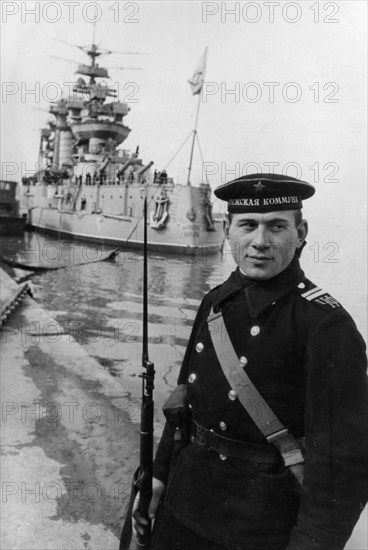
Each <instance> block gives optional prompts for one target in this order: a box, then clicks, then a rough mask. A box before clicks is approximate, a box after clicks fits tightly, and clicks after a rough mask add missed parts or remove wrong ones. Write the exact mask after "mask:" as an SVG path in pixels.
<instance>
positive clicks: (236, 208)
mask: <svg viewBox="0 0 368 550" xmlns="http://www.w3.org/2000/svg"><path fill="white" fill-rule="evenodd" d="M214 193H215V195H216V197H218V198H219V199H221V200H223V201H227V203H228V211H229V212H234V213H236V212H271V211H274V210H296V209H299V208H302V201H303V200H305V199H309V197H311V196H312V195H314V193H315V188H314V187H313V185H310V183H307V182H306V181H302V180H299V179H297V178H292V177H290V176H284V175H281V174H249V175H247V176H241V177H240V178H237V179H236V180H232V181H229V182H228V183H224V184H223V185H220V186H219V187H217V188H216V189H215V191H214Z"/></svg>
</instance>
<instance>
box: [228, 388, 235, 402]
mask: <svg viewBox="0 0 368 550" xmlns="http://www.w3.org/2000/svg"><path fill="white" fill-rule="evenodd" d="M227 396H228V398H229V399H230V401H235V399H236V398H237V397H238V394H237V393H236V391H235V390H230V391H229V393H228V394H227Z"/></svg>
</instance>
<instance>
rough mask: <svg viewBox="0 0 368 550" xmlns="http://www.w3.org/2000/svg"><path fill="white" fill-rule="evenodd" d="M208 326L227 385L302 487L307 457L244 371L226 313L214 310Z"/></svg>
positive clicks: (210, 315)
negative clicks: (302, 467) (303, 464)
mask: <svg viewBox="0 0 368 550" xmlns="http://www.w3.org/2000/svg"><path fill="white" fill-rule="evenodd" d="M207 322H208V330H209V332H210V335H211V339H212V344H213V347H214V349H215V352H216V354H217V358H218V360H219V363H220V365H221V368H222V370H223V373H224V375H225V376H226V379H227V381H228V382H229V384H230V386H231V387H232V388H233V390H235V391H236V393H237V397H238V399H239V401H240V403H241V404H242V405H243V407H244V409H245V410H246V411H247V413H248V414H249V416H250V417H251V418H252V420H253V422H254V423H255V424H256V426H257V427H258V429H259V430H260V431H261V432H262V434H263V435H264V436H265V437H266V439H267V441H268V442H269V443H273V445H275V447H276V448H277V449H278V451H279V452H280V453H281V455H282V458H283V461H284V464H285V466H290V469H291V471H292V472H293V474H294V475H295V477H297V480H298V481H299V482H300V483H301V484H302V481H303V480H302V472H301V469H300V464H302V463H303V462H304V457H303V454H302V452H301V450H300V447H299V445H298V442H297V441H296V439H295V438H294V437H293V436H292V435H291V434H290V433H289V432H288V430H287V428H285V426H284V425H283V424H282V423H281V422H280V420H279V419H278V418H277V416H276V415H275V414H274V412H273V411H272V409H271V408H270V407H269V406H268V404H267V403H266V401H265V400H264V399H263V397H262V396H261V394H260V393H259V391H258V390H257V388H256V387H255V386H254V384H253V382H252V381H251V380H250V378H249V376H248V375H247V373H246V372H245V370H244V369H243V367H242V365H241V363H240V362H239V358H238V356H237V354H236V352H235V350H234V347H233V345H232V343H231V340H230V336H229V333H228V331H227V329H226V326H225V323H224V319H223V316H222V311H221V310H220V311H219V312H218V313H214V312H213V308H211V311H210V314H209V316H208V319H207ZM298 466H299V467H298Z"/></svg>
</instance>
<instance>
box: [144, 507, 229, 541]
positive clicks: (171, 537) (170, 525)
mask: <svg viewBox="0 0 368 550" xmlns="http://www.w3.org/2000/svg"><path fill="white" fill-rule="evenodd" d="M150 550H228V549H227V548H225V547H224V546H220V545H218V544H216V543H214V542H212V541H210V540H208V539H204V538H203V537H201V536H200V535H198V534H197V533H194V531H191V530H190V529H188V528H187V527H185V526H184V525H182V524H181V523H179V522H178V521H177V520H176V519H175V518H174V517H173V516H172V515H171V514H170V513H169V512H167V510H166V509H165V505H164V504H162V505H161V506H160V508H159V511H158V513H157V517H156V521H155V525H154V528H153V533H152V538H151V546H150Z"/></svg>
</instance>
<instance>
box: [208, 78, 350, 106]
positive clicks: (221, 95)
mask: <svg viewBox="0 0 368 550" xmlns="http://www.w3.org/2000/svg"><path fill="white" fill-rule="evenodd" d="M339 91H340V86H339V85H338V83H337V82H313V84H300V83H299V82H245V83H242V82H208V81H207V82H204V83H203V92H202V101H203V103H208V102H210V101H214V100H216V101H220V102H221V103H242V102H244V103H258V102H260V101H263V102H265V103H280V102H285V103H298V102H299V101H301V100H303V99H304V100H305V101H308V100H309V101H311V100H312V101H313V102H314V103H339V98H338V92H339Z"/></svg>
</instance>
